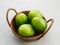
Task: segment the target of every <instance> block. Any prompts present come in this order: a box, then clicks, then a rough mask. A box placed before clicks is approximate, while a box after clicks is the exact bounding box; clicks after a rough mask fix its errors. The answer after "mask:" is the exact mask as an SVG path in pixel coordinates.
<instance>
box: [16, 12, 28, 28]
mask: <svg viewBox="0 0 60 45" xmlns="http://www.w3.org/2000/svg"><path fill="white" fill-rule="evenodd" d="M15 21H16V25H17V27H19V26H20V25H22V24H25V23H27V22H28V18H27V16H26V15H25V14H24V13H19V14H17V15H16V17H15Z"/></svg>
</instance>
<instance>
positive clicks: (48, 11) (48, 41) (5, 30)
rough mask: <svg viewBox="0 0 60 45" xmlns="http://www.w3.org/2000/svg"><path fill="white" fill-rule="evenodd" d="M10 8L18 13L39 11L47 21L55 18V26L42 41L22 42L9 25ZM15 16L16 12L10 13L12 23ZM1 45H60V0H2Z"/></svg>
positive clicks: (0, 2) (0, 15)
mask: <svg viewBox="0 0 60 45" xmlns="http://www.w3.org/2000/svg"><path fill="white" fill-rule="evenodd" d="M9 8H15V9H16V10H17V12H19V11H22V10H32V9H38V10H40V12H41V13H42V14H43V15H44V16H45V18H46V19H47V20H48V19H50V18H53V19H54V24H53V26H52V28H51V29H50V31H49V32H48V33H47V34H46V35H45V36H44V37H43V38H41V39H40V40H38V41H32V42H26V41H22V40H20V39H18V38H17V37H16V36H14V34H13V33H12V32H11V29H10V27H9V26H8V24H7V21H6V12H7V10H8V9H9ZM13 15H15V14H14V12H13V11H10V13H9V20H10V21H11V19H12V18H13ZM0 45H60V0H0Z"/></svg>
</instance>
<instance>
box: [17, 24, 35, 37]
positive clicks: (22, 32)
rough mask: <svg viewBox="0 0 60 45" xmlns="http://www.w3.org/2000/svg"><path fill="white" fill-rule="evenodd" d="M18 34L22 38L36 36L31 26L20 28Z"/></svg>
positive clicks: (25, 25)
mask: <svg viewBox="0 0 60 45" xmlns="http://www.w3.org/2000/svg"><path fill="white" fill-rule="evenodd" d="M18 33H19V34H20V35H21V36H27V37H28V36H34V34H35V32H34V30H33V28H32V25H31V24H23V25H21V26H20V27H19V28H18Z"/></svg>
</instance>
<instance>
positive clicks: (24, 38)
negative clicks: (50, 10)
mask: <svg viewBox="0 0 60 45" xmlns="http://www.w3.org/2000/svg"><path fill="white" fill-rule="evenodd" d="M10 10H13V11H14V12H15V13H16V15H17V14H19V13H21V12H23V13H25V14H26V15H28V13H29V12H30V11H21V12H19V13H17V11H16V10H15V9H13V8H10V9H8V10H7V14H6V20H7V23H8V25H9V27H10V28H11V31H12V32H13V34H14V35H15V36H16V37H18V38H20V39H22V40H25V41H34V40H38V39H40V38H42V37H43V36H44V35H45V34H46V33H47V32H48V31H49V30H50V28H51V27H52V24H53V22H54V20H53V19H49V20H48V21H47V20H46V19H45V17H44V16H43V19H45V20H46V21H47V23H49V22H51V23H50V25H49V26H48V28H47V29H46V30H45V31H44V32H43V33H41V34H38V33H37V35H35V36H33V37H23V36H20V35H19V34H18V32H17V27H16V25H15V16H16V15H15V16H14V17H13V19H12V21H11V23H10V22H9V20H8V13H9V11H10Z"/></svg>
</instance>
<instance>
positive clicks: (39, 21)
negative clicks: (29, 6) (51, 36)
mask: <svg viewBox="0 0 60 45" xmlns="http://www.w3.org/2000/svg"><path fill="white" fill-rule="evenodd" d="M31 23H32V26H33V28H34V29H35V30H37V31H38V32H40V33H42V32H44V31H45V29H46V28H47V22H46V21H45V20H44V19H43V18H39V17H34V18H33V19H32V21H31Z"/></svg>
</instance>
